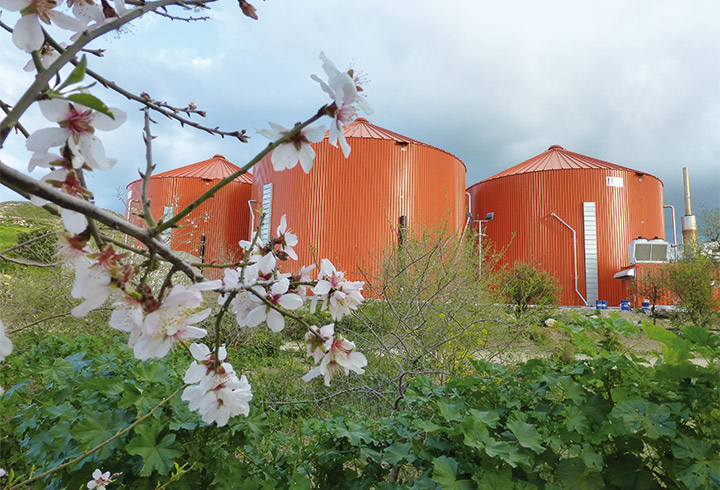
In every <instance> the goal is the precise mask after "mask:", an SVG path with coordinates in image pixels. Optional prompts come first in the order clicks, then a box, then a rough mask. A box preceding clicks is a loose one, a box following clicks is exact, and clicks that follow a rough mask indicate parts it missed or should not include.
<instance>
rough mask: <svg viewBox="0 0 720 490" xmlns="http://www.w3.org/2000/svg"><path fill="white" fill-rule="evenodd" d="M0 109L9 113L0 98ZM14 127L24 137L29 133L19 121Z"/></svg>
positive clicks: (0, 22) (8, 107) (7, 107)
mask: <svg viewBox="0 0 720 490" xmlns="http://www.w3.org/2000/svg"><path fill="white" fill-rule="evenodd" d="M0 24H2V25H3V26H5V24H3V23H2V21H1V20H0ZM0 109H2V110H3V112H4V113H5V114H10V106H9V105H7V104H6V103H5V102H3V101H2V100H0ZM15 129H17V130H18V131H20V132H21V133H22V135H23V136H25V137H26V138H27V137H29V136H30V133H28V131H27V129H25V127H24V126H23V125H22V124H20V123H17V124H16V125H15Z"/></svg>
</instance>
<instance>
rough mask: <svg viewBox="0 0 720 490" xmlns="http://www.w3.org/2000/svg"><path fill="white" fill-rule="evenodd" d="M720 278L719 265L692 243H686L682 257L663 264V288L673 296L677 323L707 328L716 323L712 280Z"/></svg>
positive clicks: (716, 305) (716, 316)
mask: <svg viewBox="0 0 720 490" xmlns="http://www.w3.org/2000/svg"><path fill="white" fill-rule="evenodd" d="M718 280H720V266H718V265H716V264H714V263H713V259H712V258H711V257H710V256H709V255H708V254H706V253H703V251H702V250H701V249H699V248H698V247H697V244H696V243H691V244H688V245H686V247H685V248H684V253H683V258H682V259H680V260H678V261H677V262H675V263H673V264H670V265H669V266H668V267H667V287H668V289H669V290H670V291H671V292H672V294H673V295H674V296H675V298H676V300H677V303H678V306H679V308H680V312H679V313H680V314H679V315H678V322H680V323H685V322H690V323H692V324H694V325H699V326H703V327H709V326H711V325H717V318H718V314H717V312H716V311H715V309H717V308H718V304H717V303H718V301H717V298H716V297H715V296H714V293H713V281H718Z"/></svg>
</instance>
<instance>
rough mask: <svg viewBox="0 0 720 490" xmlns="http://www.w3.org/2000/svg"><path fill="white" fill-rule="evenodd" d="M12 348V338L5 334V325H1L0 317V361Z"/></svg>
mask: <svg viewBox="0 0 720 490" xmlns="http://www.w3.org/2000/svg"><path fill="white" fill-rule="evenodd" d="M12 350H13V343H12V340H10V339H9V338H8V336H7V335H5V325H3V322H2V319H0V361H4V360H5V358H6V357H7V356H9V355H10V353H11V352H12Z"/></svg>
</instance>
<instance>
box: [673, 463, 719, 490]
mask: <svg viewBox="0 0 720 490" xmlns="http://www.w3.org/2000/svg"><path fill="white" fill-rule="evenodd" d="M677 466H678V467H681V466H682V464H680V465H677ZM718 468H720V459H718V458H717V457H716V458H714V459H713V460H705V459H703V460H700V461H695V462H693V463H692V464H690V465H688V466H687V467H685V468H683V469H681V470H680V471H678V472H677V478H678V479H679V480H680V481H681V482H683V483H684V484H685V485H687V486H688V488H691V489H692V490H695V489H696V488H703V489H705V488H718V487H720V473H719V472H718Z"/></svg>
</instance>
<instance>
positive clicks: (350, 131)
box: [253, 118, 465, 280]
mask: <svg viewBox="0 0 720 490" xmlns="http://www.w3.org/2000/svg"><path fill="white" fill-rule="evenodd" d="M353 135H355V136H353ZM361 135H362V136H361ZM346 137H347V140H348V143H349V144H350V146H351V147H352V151H351V153H350V156H349V158H348V159H345V158H344V157H343V154H342V152H341V151H340V150H339V149H338V148H335V147H333V146H330V144H328V142H327V138H326V139H325V140H323V141H322V142H320V143H317V144H314V145H313V148H314V149H315V152H316V154H317V156H316V159H315V163H314V165H313V168H312V170H311V171H310V173H309V174H305V173H304V172H303V171H302V169H301V168H300V166H299V165H298V166H297V167H295V168H293V169H291V170H285V171H283V172H276V171H274V169H273V167H272V162H271V159H270V156H268V157H266V158H265V159H263V160H262V161H261V162H260V163H259V164H258V165H257V166H256V167H255V169H254V179H255V181H254V184H253V199H254V200H255V201H256V204H255V206H256V209H257V208H259V207H260V205H261V203H262V193H263V186H264V185H265V184H266V183H272V184H273V199H272V211H271V233H272V234H273V235H274V234H275V230H276V228H277V226H278V224H279V221H280V218H281V217H282V215H287V223H288V227H289V228H290V229H291V230H292V232H293V233H295V234H297V236H298V238H299V245H298V246H297V247H296V248H295V251H296V252H297V254H298V257H299V260H298V261H297V262H294V261H290V263H289V264H288V266H287V267H286V270H288V271H293V270H297V269H298V268H299V267H300V266H302V265H307V264H311V263H316V262H319V261H320V259H322V258H328V259H330V260H331V261H332V262H333V263H334V264H335V266H336V267H337V268H338V270H344V271H345V272H346V275H347V277H348V278H350V279H352V280H364V277H363V272H367V273H369V274H372V273H373V272H375V271H376V267H377V265H378V263H379V259H380V257H381V254H382V253H383V251H385V250H387V248H388V247H390V246H394V245H395V244H396V243H397V236H398V223H399V218H400V216H406V217H407V226H408V229H409V231H410V232H422V231H423V229H426V228H427V229H437V228H439V227H441V226H444V227H446V228H447V229H449V230H453V231H458V232H459V231H460V230H461V227H462V225H463V224H464V223H463V219H464V201H465V199H464V187H465V166H464V165H463V163H462V162H461V161H460V160H458V159H457V158H456V157H454V156H453V155H451V154H449V153H447V152H444V151H442V150H439V149H437V148H434V147H432V146H429V145H425V144H421V143H420V142H417V141H414V140H411V139H409V138H405V137H403V136H401V135H397V134H396V133H392V132H390V131H387V130H383V129H382V128H380V127H378V126H375V125H372V124H370V123H369V122H368V121H367V120H365V119H363V118H360V119H358V120H357V121H356V122H354V123H352V124H351V125H349V126H348V127H347V129H346Z"/></svg>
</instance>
